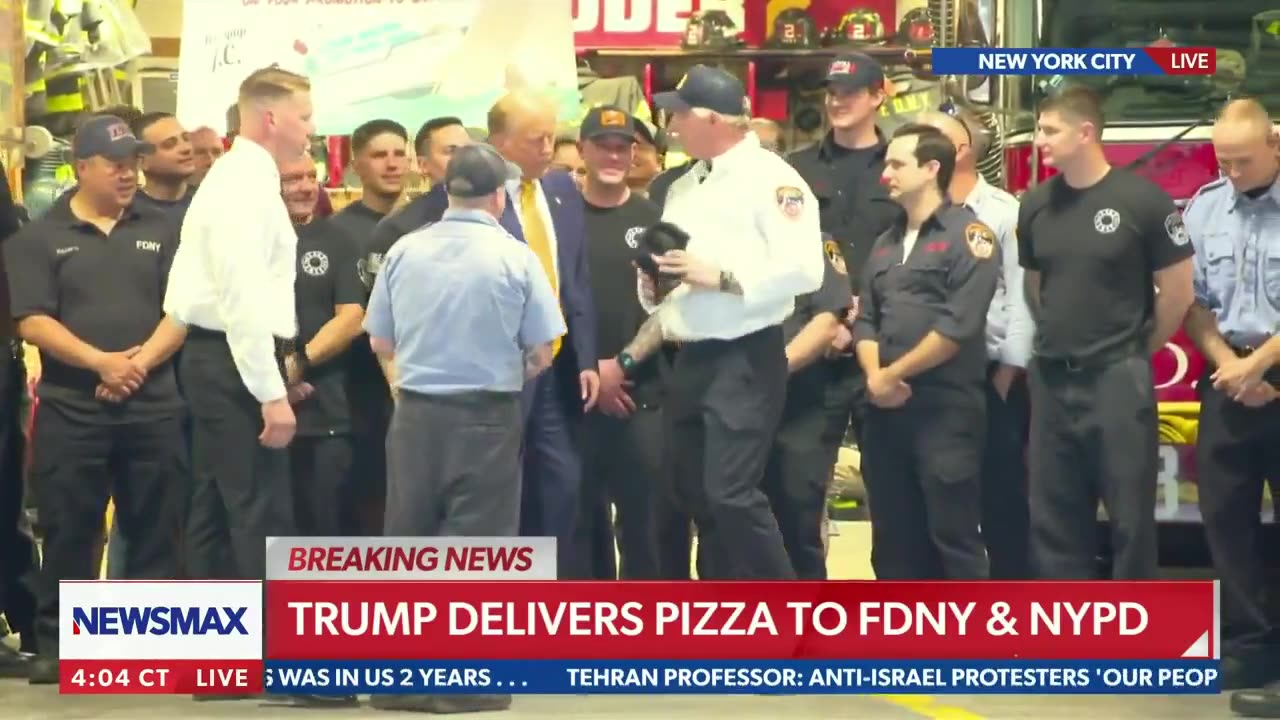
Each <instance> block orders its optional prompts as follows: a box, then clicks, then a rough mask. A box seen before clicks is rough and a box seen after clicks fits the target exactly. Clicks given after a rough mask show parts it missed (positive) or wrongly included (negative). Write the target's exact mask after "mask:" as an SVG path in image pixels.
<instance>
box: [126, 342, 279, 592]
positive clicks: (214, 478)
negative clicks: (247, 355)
mask: <svg viewBox="0 0 1280 720" xmlns="http://www.w3.org/2000/svg"><path fill="white" fill-rule="evenodd" d="M180 363H181V367H180V372H181V376H182V379H183V380H182V384H183V389H184V390H185V391H186V393H187V403H188V405H189V407H190V411H191V416H192V433H191V435H192V438H191V439H192V448H191V450H192V452H191V462H192V470H193V472H192V478H193V482H192V491H191V501H190V502H191V507H190V512H189V514H188V518H187V530H186V536H187V537H186V540H187V554H188V568H189V571H190V575H191V577H193V578H209V579H220V580H221V579H245V580H252V579H261V578H262V577H263V575H264V574H265V572H266V539H267V538H268V537H288V536H291V535H293V534H294V517H293V500H292V492H291V477H290V471H289V450H288V449H287V448H286V449H278V450H277V449H272V448H266V447H263V445H262V443H260V442H259V441H258V436H259V435H261V434H262V405H261V404H260V403H259V402H258V401H257V400H256V399H255V398H254V397H253V396H252V395H251V394H250V393H249V391H248V389H246V388H245V386H244V383H243V382H241V380H240V373H239V371H238V370H237V369H236V364H235V360H233V359H232V357H231V350H230V349H229V347H228V346H227V339H226V336H225V335H224V334H222V333H217V332H212V331H208V330H202V329H200V328H196V327H192V328H190V329H189V330H188V333H187V342H186V345H185V346H184V347H183V350H182V357H181V358H180ZM124 533H125V535H126V536H128V538H129V543H130V546H132V545H135V544H137V543H138V542H140V541H139V540H138V539H137V538H135V537H134V536H133V534H132V533H130V532H129V529H128V528H124ZM129 573H130V575H131V576H133V573H134V570H133V566H132V563H130V566H129Z"/></svg>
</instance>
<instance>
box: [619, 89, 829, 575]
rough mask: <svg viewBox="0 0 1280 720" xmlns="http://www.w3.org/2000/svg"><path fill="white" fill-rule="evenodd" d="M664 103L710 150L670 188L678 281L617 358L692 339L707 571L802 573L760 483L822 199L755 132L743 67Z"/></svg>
mask: <svg viewBox="0 0 1280 720" xmlns="http://www.w3.org/2000/svg"><path fill="white" fill-rule="evenodd" d="M654 103H655V104H656V105H657V106H658V107H659V108H663V109H666V110H670V111H671V112H672V125H671V127H672V131H673V132H674V133H676V134H677V135H679V136H680V140H681V143H682V144H683V146H684V149H685V152H687V153H689V155H690V156H692V157H694V158H696V159H697V160H698V161H699V162H698V163H697V164H696V165H695V168H694V169H693V170H691V171H690V173H692V174H693V176H694V178H695V181H693V182H689V183H687V184H683V185H682V187H681V189H680V190H679V191H678V192H669V193H668V194H667V197H666V203H665V205H664V207H663V213H662V219H663V221H664V222H665V223H669V224H670V225H674V226H678V227H679V228H680V229H681V230H683V231H684V232H685V233H687V234H688V236H689V240H688V245H687V247H686V248H685V249H684V250H671V251H669V252H667V253H665V254H663V255H661V256H655V258H654V259H655V261H656V263H657V269H658V271H660V272H661V273H662V274H663V275H664V277H667V278H674V279H679V281H680V284H679V286H678V287H677V288H675V289H674V290H672V291H671V292H670V293H669V294H667V295H666V296H665V297H664V298H662V302H661V305H660V306H659V307H658V308H657V309H656V310H655V311H654V313H653V315H652V317H651V318H650V319H649V321H647V322H646V323H645V324H644V326H643V327H642V328H641V329H640V331H639V332H638V333H637V335H636V338H635V340H633V341H632V342H631V344H630V345H628V346H627V348H626V349H625V350H624V351H623V352H622V353H620V354H619V355H618V358H617V362H618V364H619V366H621V368H622V370H623V373H624V374H626V375H630V374H631V372H632V371H633V369H634V368H635V367H636V365H637V364H638V362H639V361H640V360H643V359H644V358H645V357H648V356H649V355H652V354H653V353H654V352H655V351H656V350H657V349H658V348H659V347H660V345H661V343H662V340H663V338H664V337H665V338H666V339H668V340H673V341H677V342H679V343H681V346H680V349H679V350H678V351H677V353H676V359H675V367H674V368H673V371H672V375H671V379H670V383H669V386H668V390H667V395H666V397H667V398H668V400H667V401H666V405H665V406H664V412H665V413H666V416H667V421H668V423H669V426H670V427H669V430H670V433H671V437H670V442H669V444H668V448H669V450H670V453H671V456H672V459H673V462H674V466H675V468H674V469H675V473H674V475H675V485H676V494H677V496H678V500H679V502H680V504H681V505H682V507H683V508H684V509H685V510H687V511H689V513H690V514H691V515H692V516H693V518H694V521H695V523H696V524H697V526H698V542H699V544H700V551H699V563H698V573H699V576H700V577H703V578H705V579H715V580H722V579H760V580H782V579H792V578H794V577H795V571H794V569H793V568H792V566H791V561H790V560H789V558H788V556H787V552H786V549H785V548H784V546H783V541H782V535H781V534H780V532H779V530H778V524H777V522H776V520H775V519H774V516H773V513H772V510H771V508H770V505H769V500H768V498H767V497H766V496H765V494H764V492H763V491H762V490H761V488H760V485H761V482H762V481H763V479H764V472H765V463H766V462H767V460H768V455H769V450H770V448H771V446H772V443H773V438H774V433H775V431H776V430H777V427H778V422H779V420H780V419H781V417H782V409H783V404H784V400H785V398H786V384H787V356H786V349H785V341H784V337H783V330H782V322H783V321H784V320H786V318H787V317H788V316H789V315H791V313H792V312H793V311H794V310H795V298H796V296H798V295H804V294H806V293H810V292H813V291H815V290H817V289H818V288H819V287H820V286H821V284H822V276H823V268H824V266H825V265H826V262H827V261H826V259H825V255H824V253H823V249H822V233H821V231H820V230H819V227H818V202H817V200H816V199H814V196H813V192H812V191H811V190H810V189H809V186H808V185H806V184H805V182H804V180H803V179H801V177H800V175H799V174H798V173H797V172H796V171H795V169H794V168H792V167H791V166H790V165H788V164H787V162H786V161H785V160H783V159H782V158H781V157H779V156H778V155H776V154H774V153H772V152H770V151H768V150H765V149H764V148H762V147H761V146H760V141H759V139H757V138H756V136H755V133H752V132H750V130H749V123H750V120H751V118H750V115H749V114H748V113H749V110H748V108H747V107H746V105H747V103H746V97H745V92H744V90H743V86H742V83H741V82H740V81H739V80H738V79H737V78H736V77H734V76H733V75H731V74H729V73H727V72H725V71H723V70H718V69H716V68H712V67H708V66H705V65H697V66H695V67H693V68H692V69H691V70H689V73H688V74H687V75H685V78H684V79H683V80H681V81H680V84H679V85H678V86H677V89H676V90H675V91H674V92H668V93H659V94H658V95H656V96H655V97H654ZM670 225H669V226H668V227H670ZM643 246H644V245H642V247H643ZM641 279H642V284H641V298H640V299H641V302H642V303H643V304H645V306H646V308H652V307H653V301H654V297H653V285H654V283H653V282H652V280H651V279H649V277H648V276H647V275H646V274H645V273H644V272H641ZM663 284H664V285H665V283H663Z"/></svg>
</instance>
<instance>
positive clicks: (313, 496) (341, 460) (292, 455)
mask: <svg viewBox="0 0 1280 720" xmlns="http://www.w3.org/2000/svg"><path fill="white" fill-rule="evenodd" d="M351 453H352V449H351V436H350V435H316V436H305V437H296V438H294V440H293V443H292V444H291V445H290V446H289V461H290V462H289V467H290V471H291V473H292V475H293V514H294V518H295V520H296V525H297V529H298V534H299V535H304V536H308V537H340V536H343V535H348V534H351V533H352V532H353V531H354V530H355V529H356V528H355V525H356V522H355V521H356V516H355V513H354V509H355V505H354V497H353V494H352V492H351Z"/></svg>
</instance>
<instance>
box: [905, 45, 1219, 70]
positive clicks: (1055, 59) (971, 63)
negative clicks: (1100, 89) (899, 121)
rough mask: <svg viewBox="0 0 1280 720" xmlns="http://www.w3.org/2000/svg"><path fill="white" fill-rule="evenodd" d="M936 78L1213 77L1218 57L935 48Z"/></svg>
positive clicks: (1170, 50)
mask: <svg viewBox="0 0 1280 720" xmlns="http://www.w3.org/2000/svg"><path fill="white" fill-rule="evenodd" d="M930 62H932V64H933V73H934V74H936V75H1213V74H1214V73H1215V72H1217V69H1218V53H1217V51H1216V50H1214V49H1213V48H1203V47H1167V46H1165V47H1138V48H1118V49H1098V48H934V49H933V54H932V56H931V59H930Z"/></svg>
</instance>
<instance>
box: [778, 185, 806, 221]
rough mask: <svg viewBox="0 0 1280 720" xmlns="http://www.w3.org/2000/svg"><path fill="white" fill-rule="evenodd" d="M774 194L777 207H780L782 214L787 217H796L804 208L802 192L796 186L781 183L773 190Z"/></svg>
mask: <svg viewBox="0 0 1280 720" xmlns="http://www.w3.org/2000/svg"><path fill="white" fill-rule="evenodd" d="M774 196H775V197H776V198H777V200H778V207H779V208H782V214H783V215H786V216H787V217H789V218H798V217H800V213H801V212H802V211H803V210H804V192H803V191H801V190H800V188H798V187H791V186H789V185H783V186H782V187H780V188H778V189H777V190H776V191H774Z"/></svg>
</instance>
